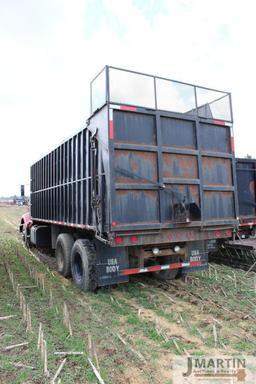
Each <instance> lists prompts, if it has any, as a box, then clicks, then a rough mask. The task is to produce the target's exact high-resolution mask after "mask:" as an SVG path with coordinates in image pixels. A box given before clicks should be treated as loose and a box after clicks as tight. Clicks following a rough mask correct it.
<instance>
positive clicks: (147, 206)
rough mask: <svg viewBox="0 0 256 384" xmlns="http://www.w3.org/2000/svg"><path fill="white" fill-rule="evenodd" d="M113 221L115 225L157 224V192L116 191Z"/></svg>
mask: <svg viewBox="0 0 256 384" xmlns="http://www.w3.org/2000/svg"><path fill="white" fill-rule="evenodd" d="M113 219H114V221H115V222H116V223H117V224H119V223H120V224H126V223H127V224H128V223H129V224H131V223H136V224H137V223H147V222H150V223H152V222H153V223H157V222H159V195H158V192H157V191H146V190H117V191H116V199H115V210H114V217H113Z"/></svg>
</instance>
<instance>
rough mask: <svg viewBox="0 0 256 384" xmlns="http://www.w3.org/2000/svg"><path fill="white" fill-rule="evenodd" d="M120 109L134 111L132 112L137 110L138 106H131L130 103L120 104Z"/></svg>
mask: <svg viewBox="0 0 256 384" xmlns="http://www.w3.org/2000/svg"><path fill="white" fill-rule="evenodd" d="M120 109H121V111H132V112H135V111H137V108H136V107H130V106H128V105H120Z"/></svg>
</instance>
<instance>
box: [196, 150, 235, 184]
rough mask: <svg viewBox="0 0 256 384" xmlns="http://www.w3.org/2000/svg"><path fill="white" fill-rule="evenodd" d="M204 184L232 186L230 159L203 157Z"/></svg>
mask: <svg viewBox="0 0 256 384" xmlns="http://www.w3.org/2000/svg"><path fill="white" fill-rule="evenodd" d="M202 168H203V184H204V185H227V186H232V182H233V180H232V163H231V160H230V159H224V158H218V157H206V156H205V157H203V158H202Z"/></svg>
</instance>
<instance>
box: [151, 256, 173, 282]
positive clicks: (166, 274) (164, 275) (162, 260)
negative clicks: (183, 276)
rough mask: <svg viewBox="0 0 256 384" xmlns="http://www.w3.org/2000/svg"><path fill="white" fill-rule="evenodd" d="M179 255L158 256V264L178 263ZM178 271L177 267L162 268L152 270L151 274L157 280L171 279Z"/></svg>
mask: <svg viewBox="0 0 256 384" xmlns="http://www.w3.org/2000/svg"><path fill="white" fill-rule="evenodd" d="M178 262H179V256H167V257H159V259H158V264H160V265H166V264H171V263H178ZM178 273H179V268H177V269H163V270H161V271H156V272H153V275H154V276H155V277H156V278H157V279H159V280H173V279H175V277H176V276H177V275H178Z"/></svg>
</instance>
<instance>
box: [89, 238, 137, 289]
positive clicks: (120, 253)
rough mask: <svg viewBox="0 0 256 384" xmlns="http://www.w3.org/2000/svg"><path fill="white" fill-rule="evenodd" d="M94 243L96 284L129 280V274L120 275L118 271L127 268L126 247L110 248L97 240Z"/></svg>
mask: <svg viewBox="0 0 256 384" xmlns="http://www.w3.org/2000/svg"><path fill="white" fill-rule="evenodd" d="M95 245H96V253H97V275H98V285H99V286H104V285H113V284H119V283H126V282H127V281H129V276H122V275H120V271H122V270H123V269H127V268H129V259H128V250H127V248H126V247H117V248H111V247H109V246H106V245H104V244H102V243H100V242H98V241H97V242H95Z"/></svg>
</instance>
